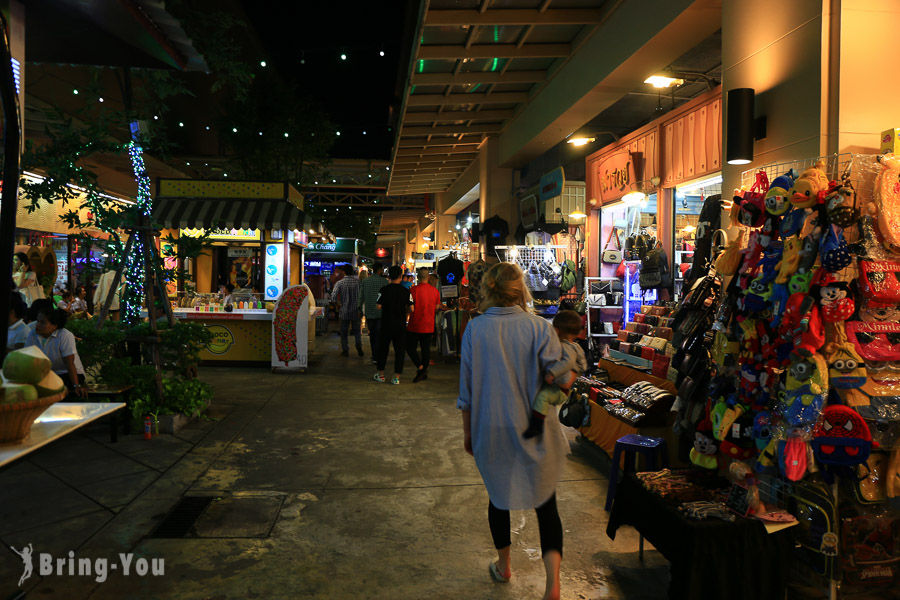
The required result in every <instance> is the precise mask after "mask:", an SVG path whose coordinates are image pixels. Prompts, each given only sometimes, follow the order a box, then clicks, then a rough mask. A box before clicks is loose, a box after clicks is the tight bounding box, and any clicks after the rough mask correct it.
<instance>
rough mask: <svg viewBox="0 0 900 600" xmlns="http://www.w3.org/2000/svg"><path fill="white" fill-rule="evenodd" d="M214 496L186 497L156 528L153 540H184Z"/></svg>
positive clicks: (151, 535) (152, 536) (152, 534)
mask: <svg viewBox="0 0 900 600" xmlns="http://www.w3.org/2000/svg"><path fill="white" fill-rule="evenodd" d="M214 499H215V498H214V497H213V496H186V497H184V498H182V499H181V500H180V501H179V502H178V504H176V505H175V508H173V509H172V510H171V512H169V514H168V515H166V518H165V519H163V520H162V522H161V523H160V524H159V525H157V526H156V529H154V530H153V532H152V533H151V534H150V536H149V537H151V538H182V537H184V536H185V535H187V533H188V532H189V531H190V530H191V527H193V526H194V523H196V522H197V519H198V518H200V515H201V514H202V513H203V511H204V510H206V507H207V506H209V504H210V503H211V502H212V501H213V500H214Z"/></svg>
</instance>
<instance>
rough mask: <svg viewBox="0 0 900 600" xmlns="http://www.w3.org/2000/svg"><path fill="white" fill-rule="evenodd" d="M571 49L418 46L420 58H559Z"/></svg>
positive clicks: (559, 46)
mask: <svg viewBox="0 0 900 600" xmlns="http://www.w3.org/2000/svg"><path fill="white" fill-rule="evenodd" d="M571 51H572V47H571V46H570V45H569V44H525V45H523V46H522V47H518V46H517V45H516V44H476V45H473V46H470V47H469V48H465V47H463V46H420V47H419V55H418V58H420V59H428V60H433V59H445V60H453V59H457V58H559V57H561V56H568V55H569V53H570V52H571Z"/></svg>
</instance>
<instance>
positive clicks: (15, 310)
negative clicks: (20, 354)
mask: <svg viewBox="0 0 900 600" xmlns="http://www.w3.org/2000/svg"><path fill="white" fill-rule="evenodd" d="M27 310H28V309H27V307H26V306H25V300H23V299H22V294H20V293H19V292H11V293H10V295H9V328H8V329H7V330H6V351H7V352H10V351H12V350H18V349H19V348H23V347H24V346H25V339H26V338H27V337H28V333H29V329H28V325H26V324H25V320H24V319H23V317H24V316H25V312H26V311H27Z"/></svg>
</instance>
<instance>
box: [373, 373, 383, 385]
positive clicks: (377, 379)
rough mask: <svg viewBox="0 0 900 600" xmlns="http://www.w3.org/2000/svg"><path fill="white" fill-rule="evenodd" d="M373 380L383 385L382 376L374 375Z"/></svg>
mask: <svg viewBox="0 0 900 600" xmlns="http://www.w3.org/2000/svg"><path fill="white" fill-rule="evenodd" d="M374 379H375V381H377V382H378V383H384V375H379V374H378V373H375V377H374Z"/></svg>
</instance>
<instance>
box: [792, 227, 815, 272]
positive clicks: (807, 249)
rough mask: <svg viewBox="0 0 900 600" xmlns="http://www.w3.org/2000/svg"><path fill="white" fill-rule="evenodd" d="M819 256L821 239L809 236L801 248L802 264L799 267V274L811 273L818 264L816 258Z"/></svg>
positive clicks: (805, 238) (804, 239)
mask: <svg viewBox="0 0 900 600" xmlns="http://www.w3.org/2000/svg"><path fill="white" fill-rule="evenodd" d="M818 254H819V239H818V238H817V237H816V236H814V235H812V234H809V235H807V236H806V237H804V238H803V244H802V245H801V246H800V263H799V264H798V265H797V272H798V273H809V272H810V271H811V270H812V268H813V266H815V264H816V258H817V256H818Z"/></svg>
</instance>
